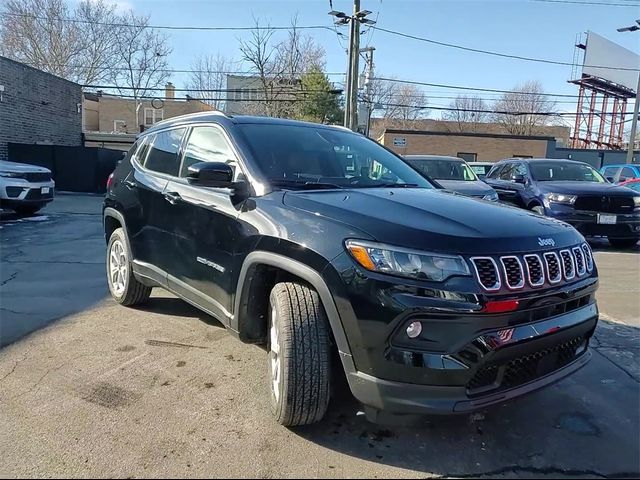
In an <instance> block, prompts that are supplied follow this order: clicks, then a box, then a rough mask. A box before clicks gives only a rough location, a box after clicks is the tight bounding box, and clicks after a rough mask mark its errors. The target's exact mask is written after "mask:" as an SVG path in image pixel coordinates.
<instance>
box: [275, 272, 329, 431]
mask: <svg viewBox="0 0 640 480" xmlns="http://www.w3.org/2000/svg"><path fill="white" fill-rule="evenodd" d="M269 306H270V308H269V332H268V338H269V356H268V359H269V370H268V372H269V375H268V376H269V393H270V399H271V411H272V413H273V415H274V416H275V418H276V420H277V421H278V422H279V423H280V424H281V425H284V426H286V427H292V426H297V425H308V424H311V423H315V422H319V421H320V420H322V418H323V417H324V414H325V413H326V411H327V406H328V405H329V398H330V387H329V385H330V381H331V362H330V353H331V347H330V343H329V327H328V323H327V315H326V313H325V311H324V309H323V308H322V304H321V302H320V298H319V296H318V293H317V292H316V291H314V290H312V289H310V288H309V287H308V286H306V285H304V284H300V283H293V282H287V283H278V284H276V285H275V286H274V287H273V289H272V290H271V295H270V297H269ZM274 310H275V318H274V315H273V312H274ZM272 326H275V328H276V329H277V343H278V352H279V355H276V356H279V358H280V364H279V365H280V369H279V375H278V376H279V381H274V367H273V363H272V362H273V358H274V349H273V348H272V347H273V346H272V345H271V344H272V341H271V339H272V338H273V336H272V331H271V328H272ZM276 384H277V385H278V388H279V393H278V394H276V391H275V388H276V387H275V385H276Z"/></svg>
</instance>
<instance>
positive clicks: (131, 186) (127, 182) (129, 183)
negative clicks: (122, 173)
mask: <svg viewBox="0 0 640 480" xmlns="http://www.w3.org/2000/svg"><path fill="white" fill-rule="evenodd" d="M124 186H125V187H127V188H128V189H134V188H136V187H137V186H138V184H137V183H136V182H134V181H133V180H125V181H124Z"/></svg>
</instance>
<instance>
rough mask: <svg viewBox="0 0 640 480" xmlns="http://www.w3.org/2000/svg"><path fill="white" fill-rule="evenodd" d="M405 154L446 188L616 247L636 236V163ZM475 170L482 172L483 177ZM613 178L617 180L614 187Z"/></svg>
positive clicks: (639, 226)
mask: <svg viewBox="0 0 640 480" xmlns="http://www.w3.org/2000/svg"><path fill="white" fill-rule="evenodd" d="M404 158H405V160H406V161H407V162H408V163H409V164H410V165H412V166H413V167H414V168H415V169H417V170H418V171H419V172H420V173H422V174H423V175H425V176H426V177H427V178H429V179H432V180H434V181H435V182H437V183H438V184H439V185H440V186H441V187H443V188H444V189H446V190H450V191H452V192H456V193H460V194H462V195H467V196H471V197H476V198H482V199H484V200H493V201H497V200H500V201H501V202H503V203H507V204H511V205H513V206H516V207H520V208H524V209H527V210H531V211H534V212H536V213H538V214H540V215H546V216H549V217H554V218H557V219H559V220H562V221H564V222H567V223H569V224H571V225H572V226H574V227H575V228H576V229H577V230H578V231H580V232H581V233H582V234H583V235H585V236H605V237H607V239H608V240H609V242H610V243H611V245H613V246H615V247H621V248H629V247H632V246H634V245H635V244H636V243H637V241H638V240H640V220H639V218H638V214H637V211H638V209H639V208H640V196H639V195H638V194H637V193H636V192H639V191H640V178H631V177H632V175H636V174H638V173H640V166H637V165H612V166H607V167H603V168H602V170H601V172H602V173H600V172H598V171H597V170H595V169H594V168H592V167H591V166H590V165H588V164H586V163H582V162H576V161H573V160H557V159H523V158H513V159H506V160H503V161H500V162H497V163H489V164H482V165H476V164H475V163H472V164H470V165H469V164H467V163H466V162H465V161H464V160H463V159H461V158H457V157H446V156H438V155H405V156H404ZM489 166H490V169H489V170H488V171H487V167H489ZM476 171H477V172H480V174H481V175H483V179H482V180H480V179H479V178H478V176H477V175H476ZM607 174H608V175H611V176H609V177H608V178H606V179H605V177H604V176H603V175H607ZM614 181H622V183H619V184H618V185H615V184H614V183H613V182H614ZM624 187H629V188H624ZM633 190H635V192H634V191H633Z"/></svg>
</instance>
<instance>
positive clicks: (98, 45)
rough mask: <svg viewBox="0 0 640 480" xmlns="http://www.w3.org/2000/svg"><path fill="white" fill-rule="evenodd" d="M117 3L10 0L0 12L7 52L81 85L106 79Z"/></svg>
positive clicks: (0, 40) (0, 46)
mask: <svg viewBox="0 0 640 480" xmlns="http://www.w3.org/2000/svg"><path fill="white" fill-rule="evenodd" d="M115 8H116V7H115V4H109V3H106V2H105V1H104V0H82V1H81V2H80V3H78V4H77V5H76V6H75V7H74V8H71V7H70V6H69V4H68V3H67V2H66V1H65V0H8V1H7V2H6V3H5V4H4V7H3V8H2V10H1V11H0V12H1V13H2V14H3V15H0V21H1V23H0V27H1V29H0V51H2V53H3V55H6V56H7V57H9V58H12V59H14V60H17V61H19V62H23V63H26V64H28V65H31V66H34V67H36V68H39V69H41V70H44V71H46V72H49V73H52V74H54V75H58V76H60V77H63V78H66V79H68V80H71V81H74V82H78V83H81V84H87V83H93V82H98V81H102V80H105V79H106V76H107V73H108V71H109V69H110V68H112V67H113V64H114V49H115V45H116V43H117V40H118V37H117V27H115V26H114V24H115V23H117V19H118V16H117V14H116V13H115Z"/></svg>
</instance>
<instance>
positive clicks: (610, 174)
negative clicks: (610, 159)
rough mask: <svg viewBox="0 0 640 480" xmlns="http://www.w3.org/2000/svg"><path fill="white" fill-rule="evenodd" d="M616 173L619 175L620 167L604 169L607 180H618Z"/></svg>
mask: <svg viewBox="0 0 640 480" xmlns="http://www.w3.org/2000/svg"><path fill="white" fill-rule="evenodd" d="M616 173H618V167H607V168H605V169H604V173H603V175H604V176H605V178H606V179H607V180H611V181H613V180H615V179H616Z"/></svg>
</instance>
